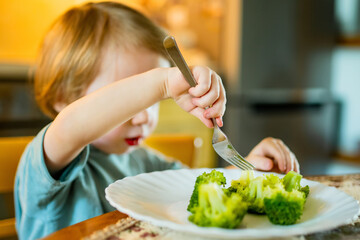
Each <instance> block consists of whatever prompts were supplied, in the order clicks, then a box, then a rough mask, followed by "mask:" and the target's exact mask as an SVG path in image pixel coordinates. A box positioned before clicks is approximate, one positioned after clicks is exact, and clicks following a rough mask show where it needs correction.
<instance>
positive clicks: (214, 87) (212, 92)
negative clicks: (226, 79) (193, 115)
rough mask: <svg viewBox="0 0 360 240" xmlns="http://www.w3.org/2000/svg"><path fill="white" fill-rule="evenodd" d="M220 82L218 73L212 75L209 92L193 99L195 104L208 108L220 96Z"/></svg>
mask: <svg viewBox="0 0 360 240" xmlns="http://www.w3.org/2000/svg"><path fill="white" fill-rule="evenodd" d="M220 90H221V88H220V82H219V79H218V76H217V74H212V75H211V86H210V89H209V91H208V92H206V93H205V94H204V95H202V96H201V97H198V98H194V99H193V104H195V105H196V106H198V107H201V108H206V107H209V106H211V105H212V104H213V103H214V102H215V101H217V100H218V99H219V97H220V94H221V93H220ZM189 92H190V91H189Z"/></svg>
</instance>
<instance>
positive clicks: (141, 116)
mask: <svg viewBox="0 0 360 240" xmlns="http://www.w3.org/2000/svg"><path fill="white" fill-rule="evenodd" d="M148 121H149V113H148V111H147V110H144V111H142V112H139V113H138V114H136V115H135V116H134V117H133V118H132V119H131V123H132V124H133V125H140V124H145V123H147V122H148Z"/></svg>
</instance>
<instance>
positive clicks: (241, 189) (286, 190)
mask: <svg viewBox="0 0 360 240" xmlns="http://www.w3.org/2000/svg"><path fill="white" fill-rule="evenodd" d="M301 179H302V176H301V175H300V174H298V173H296V172H292V171H291V172H289V173H287V174H286V175H285V177H284V178H282V179H281V178H279V177H278V176H277V175H274V174H268V175H264V176H258V177H256V178H255V177H254V172H253V171H243V172H242V174H241V176H240V178H239V179H237V180H233V181H232V182H231V186H230V187H229V188H227V189H224V188H221V185H223V186H224V184H225V183H226V179H225V177H224V175H223V174H222V173H221V172H218V171H216V170H213V171H212V172H211V173H203V174H202V175H200V176H199V177H198V178H197V179H196V183H195V188H194V192H193V194H192V196H191V200H190V203H189V206H188V210H189V211H190V212H191V213H192V215H191V216H190V217H189V220H190V221H192V222H194V223H195V224H197V225H200V226H216V227H224V228H234V227H236V226H238V225H239V223H240V222H241V220H242V219H243V217H244V214H245V213H244V211H245V212H246V211H247V212H250V213H257V214H266V215H267V216H268V218H269V220H270V221H271V222H272V223H273V224H279V225H289V224H294V223H296V221H297V220H299V219H300V217H301V215H302V213H303V210H304V205H305V201H306V198H307V196H308V194H309V186H305V187H302V186H301V185H300V182H301ZM209 183H212V184H209ZM215 186H216V187H215ZM237 205H238V206H239V207H236V206H237ZM230 212H232V214H230ZM236 216H237V217H236ZM238 218H239V219H238ZM221 219H222V220H221ZM235 219H236V220H235ZM230 222H233V224H230Z"/></svg>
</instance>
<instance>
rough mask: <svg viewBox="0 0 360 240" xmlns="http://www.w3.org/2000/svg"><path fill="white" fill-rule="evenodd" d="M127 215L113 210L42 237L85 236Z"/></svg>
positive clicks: (62, 239)
mask: <svg viewBox="0 0 360 240" xmlns="http://www.w3.org/2000/svg"><path fill="white" fill-rule="evenodd" d="M126 217H127V215H126V214H124V213H121V212H119V211H113V212H109V213H105V214H103V215H100V216H97V217H94V218H90V219H88V220H86V221H83V222H79V223H77V224H74V225H71V226H69V227H66V228H63V229H61V230H59V231H57V232H54V233H52V234H50V235H49V236H47V237H45V238H42V239H43V240H50V239H51V240H57V239H59V240H64V239H66V240H71V239H81V238H83V237H85V236H88V235H90V234H91V233H93V232H94V231H97V230H101V229H103V228H105V227H106V226H109V225H111V224H115V223H116V222H117V221H119V220H120V219H122V218H126Z"/></svg>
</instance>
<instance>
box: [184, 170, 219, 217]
mask: <svg viewBox="0 0 360 240" xmlns="http://www.w3.org/2000/svg"><path fill="white" fill-rule="evenodd" d="M211 182H213V183H216V184H218V185H222V186H225V184H226V178H225V177H224V174H223V173H222V172H219V171H217V170H215V169H214V170H212V171H211V172H210V173H206V172H204V173H203V174H202V175H200V176H198V177H197V178H196V181H195V186H194V190H193V193H192V195H191V198H190V202H189V205H188V207H187V210H188V211H189V212H191V213H193V211H194V210H193V209H194V208H195V207H197V206H198V205H199V197H198V196H199V186H200V185H201V184H207V183H211Z"/></svg>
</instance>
